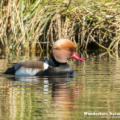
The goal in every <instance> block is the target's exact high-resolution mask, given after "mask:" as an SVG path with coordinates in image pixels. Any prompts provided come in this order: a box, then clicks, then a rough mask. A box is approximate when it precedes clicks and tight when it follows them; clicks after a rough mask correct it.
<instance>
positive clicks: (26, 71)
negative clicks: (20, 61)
mask: <svg viewBox="0 0 120 120" xmlns="http://www.w3.org/2000/svg"><path fill="white" fill-rule="evenodd" d="M38 71H39V69H32V68H24V67H21V68H20V69H18V70H17V71H16V72H15V75H18V76H34V75H36V73H38Z"/></svg>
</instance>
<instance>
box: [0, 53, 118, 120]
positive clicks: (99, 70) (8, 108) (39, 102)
mask: <svg viewBox="0 0 120 120" xmlns="http://www.w3.org/2000/svg"><path fill="white" fill-rule="evenodd" d="M41 55H42V54H41V53H39V52H37V53H35V54H33V53H24V52H23V53H1V54H0V73H1V74H0V120H73V119H74V120H104V119H106V120H108V119H114V120H119V119H120V59H119V56H117V55H116V56H115V55H110V54H108V53H106V54H105V53H99V54H95V53H92V54H88V53H87V52H85V53H83V54H82V55H81V57H82V58H83V59H85V62H84V63H83V62H81V61H76V60H70V61H69V63H70V64H71V65H72V66H73V69H74V72H75V75H74V76H67V77H66V76H55V77H35V76H34V77H16V76H10V75H4V74H2V73H3V72H4V71H5V70H6V69H7V68H8V67H10V66H12V63H16V62H23V61H28V60H37V59H49V55H45V56H44V57H41Z"/></svg>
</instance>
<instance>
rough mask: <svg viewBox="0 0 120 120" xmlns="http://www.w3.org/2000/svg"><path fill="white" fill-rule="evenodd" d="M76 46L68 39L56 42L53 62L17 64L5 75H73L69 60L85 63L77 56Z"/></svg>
mask: <svg viewBox="0 0 120 120" xmlns="http://www.w3.org/2000/svg"><path fill="white" fill-rule="evenodd" d="M74 51H75V45H74V44H73V42H72V41H70V40H67V39H60V40H58V41H56V42H55V43H54V45H53V47H52V53H51V58H52V60H41V61H28V62H21V63H16V64H14V65H13V67H11V68H8V69H7V71H6V72H5V74H13V75H18V76H34V75H36V76H50V75H63V74H72V73H73V68H72V67H71V66H70V65H69V64H68V63H67V60H68V59H69V58H75V59H77V60H81V61H84V60H83V59H81V58H80V57H79V56H78V55H76V53H75V52H74Z"/></svg>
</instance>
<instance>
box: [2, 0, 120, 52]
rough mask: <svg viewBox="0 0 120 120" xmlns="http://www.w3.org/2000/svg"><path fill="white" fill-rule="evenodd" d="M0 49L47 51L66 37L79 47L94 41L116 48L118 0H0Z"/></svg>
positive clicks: (119, 32) (119, 18)
mask: <svg viewBox="0 0 120 120" xmlns="http://www.w3.org/2000/svg"><path fill="white" fill-rule="evenodd" d="M0 29H1V31H0V48H1V49H5V50H22V49H24V50H28V51H29V50H36V49H40V50H43V49H44V46H43V45H42V44H45V43H47V44H46V49H47V50H49V45H50V43H53V42H54V41H56V40H57V39H60V38H68V39H70V40H72V41H74V43H75V44H76V46H78V47H79V48H81V49H87V47H88V45H89V43H91V42H95V43H96V44H97V45H98V46H100V47H102V48H104V49H106V50H108V51H109V50H116V49H118V46H119V40H120V39H119V38H120V2H119V0H92V1H90V0H85V1H83V0H1V2H0Z"/></svg>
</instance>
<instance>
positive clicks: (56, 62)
mask: <svg viewBox="0 0 120 120" xmlns="http://www.w3.org/2000/svg"><path fill="white" fill-rule="evenodd" d="M51 59H52V60H53V62H54V63H55V65H56V67H58V66H60V65H61V64H66V63H60V62H58V61H56V60H55V58H54V56H53V54H52V53H51Z"/></svg>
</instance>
